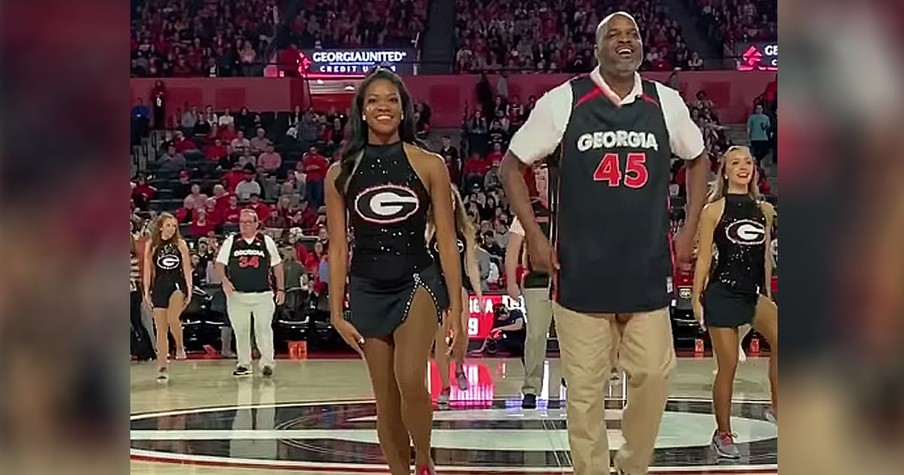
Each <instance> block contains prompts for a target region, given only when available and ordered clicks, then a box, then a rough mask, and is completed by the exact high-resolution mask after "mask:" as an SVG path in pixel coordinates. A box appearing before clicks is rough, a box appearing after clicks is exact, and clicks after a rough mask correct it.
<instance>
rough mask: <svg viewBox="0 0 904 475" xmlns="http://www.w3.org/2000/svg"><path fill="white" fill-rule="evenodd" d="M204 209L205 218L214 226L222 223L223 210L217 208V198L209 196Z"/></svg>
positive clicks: (225, 201)
mask: <svg viewBox="0 0 904 475" xmlns="http://www.w3.org/2000/svg"><path fill="white" fill-rule="evenodd" d="M223 202H224V203H227V200H223ZM227 205H228V203H227ZM204 209H205V210H206V211H207V220H208V221H210V222H211V223H212V224H213V225H214V227H216V226H219V225H221V224H223V212H222V211H221V210H219V209H217V200H216V199H215V198H209V199H208V200H207V205H206V206H205V207H204Z"/></svg>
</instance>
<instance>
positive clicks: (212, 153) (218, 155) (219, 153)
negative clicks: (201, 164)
mask: <svg viewBox="0 0 904 475" xmlns="http://www.w3.org/2000/svg"><path fill="white" fill-rule="evenodd" d="M204 155H205V156H206V157H207V159H208V160H210V161H211V162H222V161H223V159H225V158H226V157H228V156H229V150H227V149H226V146H225V145H223V141H222V140H220V139H215V140H214V141H213V145H211V146H210V147H207V153H205V154H204Z"/></svg>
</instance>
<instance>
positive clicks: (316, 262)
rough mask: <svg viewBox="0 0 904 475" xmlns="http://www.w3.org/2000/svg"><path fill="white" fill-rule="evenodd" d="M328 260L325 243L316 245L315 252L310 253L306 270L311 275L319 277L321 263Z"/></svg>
mask: <svg viewBox="0 0 904 475" xmlns="http://www.w3.org/2000/svg"><path fill="white" fill-rule="evenodd" d="M323 259H326V250H325V246H324V244H323V241H319V240H318V241H317V242H315V243H314V252H311V253H308V255H307V256H306V259H305V260H304V261H301V262H304V268H305V269H306V270H307V271H308V273H309V274H314V275H317V274H318V271H319V270H320V261H322V260H323Z"/></svg>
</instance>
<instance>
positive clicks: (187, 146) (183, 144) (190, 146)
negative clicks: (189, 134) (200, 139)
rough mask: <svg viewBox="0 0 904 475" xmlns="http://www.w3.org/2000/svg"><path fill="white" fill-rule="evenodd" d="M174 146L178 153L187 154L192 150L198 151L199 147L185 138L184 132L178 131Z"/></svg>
mask: <svg viewBox="0 0 904 475" xmlns="http://www.w3.org/2000/svg"><path fill="white" fill-rule="evenodd" d="M173 146H174V147H176V153H185V152H188V151H192V150H198V146H197V145H195V143H194V142H192V141H191V140H190V139H187V138H185V136H184V135H183V134H182V131H180V130H177V131H176V136H175V138H174V139H173Z"/></svg>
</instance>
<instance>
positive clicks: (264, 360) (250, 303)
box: [226, 292, 276, 368]
mask: <svg viewBox="0 0 904 475" xmlns="http://www.w3.org/2000/svg"><path fill="white" fill-rule="evenodd" d="M226 309H227V311H228V312H229V321H230V322H231V323H232V329H233V331H235V346H236V353H238V366H245V367H250V366H251V315H252V314H253V315H254V339H255V341H256V343H257V349H258V351H260V353H261V360H260V365H261V367H264V366H270V367H271V368H272V367H273V312H275V311H276V302H275V301H274V300H273V292H258V293H246V292H233V293H232V296H230V297H227V298H226Z"/></svg>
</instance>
